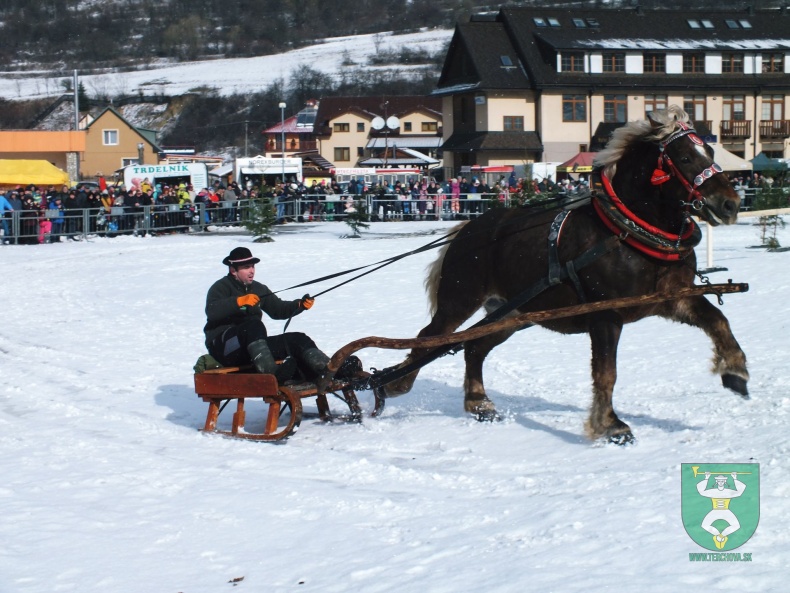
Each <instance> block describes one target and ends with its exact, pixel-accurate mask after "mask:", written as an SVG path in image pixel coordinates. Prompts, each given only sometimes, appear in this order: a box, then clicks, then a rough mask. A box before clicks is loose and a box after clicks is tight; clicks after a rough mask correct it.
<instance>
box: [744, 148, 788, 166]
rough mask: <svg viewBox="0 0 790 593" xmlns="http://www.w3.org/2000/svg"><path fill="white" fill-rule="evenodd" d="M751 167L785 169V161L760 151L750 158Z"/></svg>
mask: <svg viewBox="0 0 790 593" xmlns="http://www.w3.org/2000/svg"><path fill="white" fill-rule="evenodd" d="M752 167H753V168H754V170H755V171H787V161H783V160H782V159H772V158H771V157H769V156H766V154H765V153H764V152H761V153H760V154H758V155H757V156H756V157H754V158H753V159H752Z"/></svg>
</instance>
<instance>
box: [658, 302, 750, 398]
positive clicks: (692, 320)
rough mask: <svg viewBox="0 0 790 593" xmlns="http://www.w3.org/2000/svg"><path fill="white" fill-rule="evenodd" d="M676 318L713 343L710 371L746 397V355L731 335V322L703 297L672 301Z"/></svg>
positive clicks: (747, 377) (674, 317) (747, 373)
mask: <svg viewBox="0 0 790 593" xmlns="http://www.w3.org/2000/svg"><path fill="white" fill-rule="evenodd" d="M669 317H670V318H671V319H674V320H675V321H680V322H681V323H686V324H688V325H693V326H695V327H699V328H700V329H701V330H702V331H704V332H705V333H706V334H707V336H708V337H709V338H710V339H711V341H712V342H713V372H714V373H718V374H719V375H721V383H722V385H724V386H725V387H726V388H728V389H731V390H733V391H734V392H736V393H738V394H740V395H741V396H743V397H744V398H746V399H748V397H749V390H748V389H747V387H746V383H747V382H748V381H749V371H747V370H746V355H745V354H744V353H743V350H741V347H740V346H739V345H738V342H737V341H736V339H735V336H733V335H732V330H731V329H730V322H729V321H727V318H726V317H725V316H724V314H723V313H722V312H721V311H719V309H718V308H716V307H715V306H714V305H713V304H711V303H710V302H709V301H708V300H707V299H706V298H704V297H691V298H687V299H682V300H679V301H677V302H676V303H674V307H673V308H672V314H671V315H670V316H669Z"/></svg>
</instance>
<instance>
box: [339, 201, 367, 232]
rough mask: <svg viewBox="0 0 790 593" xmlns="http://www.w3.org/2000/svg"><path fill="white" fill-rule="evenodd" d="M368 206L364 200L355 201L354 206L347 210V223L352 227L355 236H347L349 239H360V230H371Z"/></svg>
mask: <svg viewBox="0 0 790 593" xmlns="http://www.w3.org/2000/svg"><path fill="white" fill-rule="evenodd" d="M369 220H370V216H368V206H367V204H366V203H365V201H364V200H354V203H353V206H352V207H351V208H348V209H347V210H346V219H345V221H344V222H345V223H346V224H347V225H348V226H350V227H351V232H352V233H353V234H351V235H346V237H347V238H351V239H358V238H359V237H360V234H359V229H366V228H369V227H370V225H369V224H368V221H369Z"/></svg>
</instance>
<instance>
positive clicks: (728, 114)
mask: <svg viewBox="0 0 790 593" xmlns="http://www.w3.org/2000/svg"><path fill="white" fill-rule="evenodd" d="M721 118H722V119H724V120H735V121H744V120H745V119H746V99H745V96H744V95H724V96H723V97H722V98H721Z"/></svg>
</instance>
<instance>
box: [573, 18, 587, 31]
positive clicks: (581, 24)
mask: <svg viewBox="0 0 790 593" xmlns="http://www.w3.org/2000/svg"><path fill="white" fill-rule="evenodd" d="M573 26H574V27H576V28H577V29H586V28H587V23H585V22H584V19H573Z"/></svg>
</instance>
